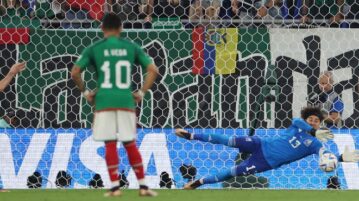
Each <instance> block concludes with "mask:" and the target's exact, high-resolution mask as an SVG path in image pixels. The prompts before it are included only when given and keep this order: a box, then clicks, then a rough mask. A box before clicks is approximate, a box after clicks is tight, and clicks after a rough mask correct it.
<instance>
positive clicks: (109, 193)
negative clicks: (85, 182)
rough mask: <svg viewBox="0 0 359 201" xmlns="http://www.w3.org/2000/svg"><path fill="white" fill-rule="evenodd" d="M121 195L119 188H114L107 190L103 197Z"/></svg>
mask: <svg viewBox="0 0 359 201" xmlns="http://www.w3.org/2000/svg"><path fill="white" fill-rule="evenodd" d="M121 195H122V192H121V190H120V186H115V187H113V188H111V189H110V190H108V191H107V192H106V193H105V194H104V195H103V196H105V197H119V196H121Z"/></svg>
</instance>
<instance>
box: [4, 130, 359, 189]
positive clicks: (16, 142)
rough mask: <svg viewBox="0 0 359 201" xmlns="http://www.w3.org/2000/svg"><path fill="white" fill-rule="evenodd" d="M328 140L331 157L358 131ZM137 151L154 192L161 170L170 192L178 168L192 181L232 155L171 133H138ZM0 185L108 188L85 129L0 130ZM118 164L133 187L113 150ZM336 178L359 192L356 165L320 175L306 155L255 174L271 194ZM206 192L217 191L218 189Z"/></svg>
mask: <svg viewBox="0 0 359 201" xmlns="http://www.w3.org/2000/svg"><path fill="white" fill-rule="evenodd" d="M283 131H284V130H281V129H259V130H257V131H256V135H257V136H259V137H270V136H275V135H280V134H281V133H282V132H283ZM193 132H212V133H217V134H223V135H238V136H241V135H247V134H248V130H246V129H194V130H193ZM334 133H335V138H334V141H332V142H329V143H327V144H326V147H327V148H328V149H329V150H331V151H332V152H333V153H336V154H338V153H342V152H343V150H344V147H345V146H349V148H351V149H354V148H355V144H358V143H359V130H358V129H346V130H344V129H343V130H335V131H334ZM137 143H138V145H139V150H140V152H141V154H142V157H143V162H144V167H145V170H146V172H147V180H148V182H149V184H150V186H151V187H153V188H159V178H160V174H161V172H163V171H166V172H168V173H169V175H170V177H171V178H173V179H174V180H175V185H176V186H175V188H182V186H183V184H184V183H186V182H187V180H184V179H183V178H182V176H181V173H180V171H179V167H180V166H181V165H182V164H192V165H193V166H195V167H196V168H197V170H198V172H197V178H200V177H202V176H205V175H208V174H213V173H216V172H218V171H220V170H223V169H224V168H230V167H232V166H233V165H234V159H235V157H236V156H237V154H238V150H237V149H234V148H228V147H224V146H221V145H213V144H208V143H201V142H194V141H191V142H189V141H185V140H183V139H180V138H177V137H176V136H175V135H174V134H173V130H172V129H139V130H138V141H137ZM0 144H1V146H0V186H2V187H4V188H7V189H11V188H27V187H26V180H27V177H28V176H30V175H32V174H33V172H34V171H38V172H40V173H41V174H42V175H43V177H44V178H47V179H43V182H42V185H43V188H55V184H54V183H55V178H56V175H57V173H58V172H59V171H60V170H65V171H67V172H68V173H69V174H70V175H71V176H72V178H73V180H72V183H71V186H70V187H69V188H88V182H89V181H90V180H91V179H92V176H93V175H94V174H95V173H99V174H100V175H101V176H102V179H103V180H104V182H105V185H106V186H108V185H109V184H110V182H109V180H108V176H107V170H106V165H105V160H104V146H103V143H100V142H95V141H93V140H92V137H91V131H90V130H87V129H16V130H15V129H6V130H4V129H1V130H0ZM118 149H119V153H120V156H121V157H120V158H121V165H120V170H124V171H125V174H126V175H127V178H128V180H129V182H130V188H135V187H137V182H136V179H135V175H134V172H133V171H132V170H131V169H130V166H129V163H128V160H127V157H125V150H124V148H123V147H122V146H119V147H118ZM335 174H337V175H338V177H339V179H340V182H341V184H342V188H343V189H359V181H358V179H357V178H359V168H358V164H356V163H347V164H341V165H339V167H338V169H337V170H336V172H332V173H324V172H322V171H321V170H320V169H319V166H318V158H317V156H315V155H313V156H308V157H306V158H304V159H302V160H300V161H298V162H294V163H291V164H289V165H284V166H282V167H281V168H279V169H276V170H272V171H268V172H265V173H261V174H257V175H258V176H265V177H267V178H268V180H269V188H273V189H323V188H326V181H327V179H328V178H329V176H333V175H335ZM206 188H222V184H221V183H219V184H214V185H208V186H206Z"/></svg>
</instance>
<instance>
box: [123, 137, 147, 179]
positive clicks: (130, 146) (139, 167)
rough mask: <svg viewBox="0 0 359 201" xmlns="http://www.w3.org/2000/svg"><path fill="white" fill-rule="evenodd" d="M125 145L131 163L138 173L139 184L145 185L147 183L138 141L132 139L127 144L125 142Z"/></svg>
mask: <svg viewBox="0 0 359 201" xmlns="http://www.w3.org/2000/svg"><path fill="white" fill-rule="evenodd" d="M124 147H125V149H126V152H127V156H128V160H129V162H130V165H131V166H132V168H133V171H134V172H135V174H136V177H137V180H138V184H139V185H140V186H141V185H144V186H145V185H146V181H145V171H144V169H143V164H142V158H141V154H140V152H139V151H138V148H137V146H136V142H135V141H132V142H130V143H126V144H124Z"/></svg>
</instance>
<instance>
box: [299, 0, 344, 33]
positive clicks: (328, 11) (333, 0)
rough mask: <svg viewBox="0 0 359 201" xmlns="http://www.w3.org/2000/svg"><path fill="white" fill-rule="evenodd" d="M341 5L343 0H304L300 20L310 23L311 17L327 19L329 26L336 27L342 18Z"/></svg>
mask: <svg viewBox="0 0 359 201" xmlns="http://www.w3.org/2000/svg"><path fill="white" fill-rule="evenodd" d="M343 5H344V0H304V3H303V9H302V11H303V12H302V18H301V21H302V23H310V22H311V20H312V19H327V20H329V21H328V24H329V26H331V27H338V26H339V24H340V22H341V20H342V19H344V15H343V10H342V9H343ZM328 24H324V25H328Z"/></svg>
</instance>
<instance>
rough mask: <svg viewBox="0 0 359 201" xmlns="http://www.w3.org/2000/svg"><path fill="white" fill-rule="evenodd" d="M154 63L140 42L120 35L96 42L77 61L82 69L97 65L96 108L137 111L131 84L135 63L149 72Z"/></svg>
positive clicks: (143, 70)
mask: <svg viewBox="0 0 359 201" xmlns="http://www.w3.org/2000/svg"><path fill="white" fill-rule="evenodd" d="M151 63H152V59H151V58H150V57H149V56H148V55H147V54H146V53H145V52H144V51H143V50H142V48H141V47H140V46H139V45H137V44H135V43H132V42H130V41H127V40H124V39H121V38H117V37H109V38H105V39H103V40H101V41H98V42H96V43H94V44H92V45H91V46H90V47H88V48H86V49H85V50H84V51H83V52H82V54H81V56H80V57H79V58H78V60H77V61H76V65H77V66H79V67H80V68H81V70H84V69H85V68H87V67H89V66H93V67H94V68H95V71H96V74H97V93H96V97H95V103H96V108H95V110H106V109H129V110H134V109H135V101H134V98H133V96H132V86H131V77H132V76H131V72H132V69H133V65H134V64H139V65H141V67H142V72H146V68H147V66H148V65H149V64H151Z"/></svg>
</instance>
